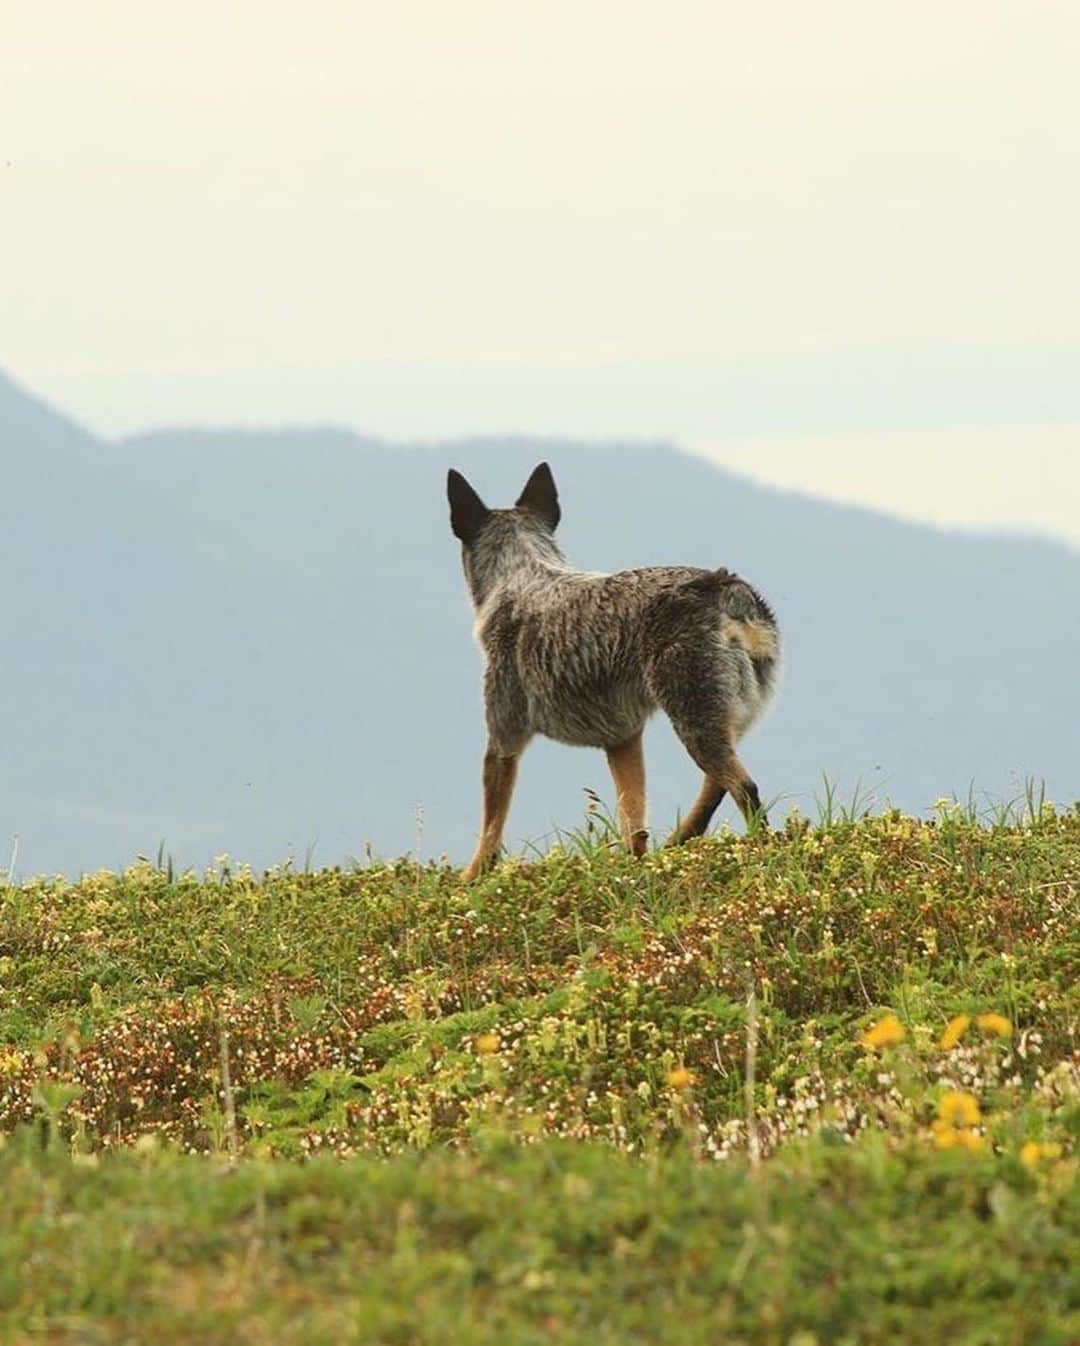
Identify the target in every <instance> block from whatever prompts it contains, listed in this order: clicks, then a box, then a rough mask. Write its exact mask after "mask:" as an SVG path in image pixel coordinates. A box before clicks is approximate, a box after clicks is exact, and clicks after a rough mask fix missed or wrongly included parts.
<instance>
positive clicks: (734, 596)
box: [713, 570, 780, 666]
mask: <svg viewBox="0 0 1080 1346" xmlns="http://www.w3.org/2000/svg"><path fill="white" fill-rule="evenodd" d="M713 574H714V575H715V582H716V584H717V587H718V589H719V596H720V608H721V614H722V615H721V619H720V634H721V635H722V636H723V637H724V639H725V640H728V641H733V642H734V643H736V644H738V645H741V646H742V648H743V649H744V650H745V651H746V653H747V654H748V655H749V656H750V658H751V659H752V660H753V661H754V663H755V664H756V665H758V666H761V665H764V664H772V663H775V662H776V660H777V659H779V657H780V633H779V631H778V629H777V625H776V618H775V617H774V616H773V611H772V609H771V608H770V607H769V605H768V603H766V602H765V600H764V598H762V596H761V595H760V594H759V593H758V591H757V590H756V589H755V588H754V587H753V586H752V585H750V584H747V582H746V581H745V580H744V579H742V578H740V576H738V575H736V574H734V573H733V572H732V571H730V570H717V571H714V572H713Z"/></svg>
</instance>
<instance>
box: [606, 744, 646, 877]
mask: <svg viewBox="0 0 1080 1346" xmlns="http://www.w3.org/2000/svg"><path fill="white" fill-rule="evenodd" d="M607 759H608V766H609V767H610V768H611V777H612V780H614V782H615V797H616V799H617V800H618V804H619V823H620V826H621V827H622V834H623V839H624V840H625V842H626V844H627V846H628V847H629V848H630V850H631V852H632V853H633V854H634V855H644V854H645V851H646V850H647V848H648V845H649V833H648V831H647V829H646V827H645V757H644V754H643V753H642V750H641V735H640V734H638V735H636V737H634V738H632V739H628V740H627V742H626V743H622V744H620V745H619V747H617V748H609V749H608V755H607Z"/></svg>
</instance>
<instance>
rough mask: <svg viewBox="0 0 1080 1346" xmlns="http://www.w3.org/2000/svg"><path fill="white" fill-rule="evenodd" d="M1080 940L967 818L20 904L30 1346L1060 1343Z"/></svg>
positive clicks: (20, 1221)
mask: <svg viewBox="0 0 1080 1346" xmlns="http://www.w3.org/2000/svg"><path fill="white" fill-rule="evenodd" d="M1078 917H1080V809H1073V810H1071V811H1067V812H1063V811H1056V810H1054V809H1052V808H1050V807H1049V806H1046V807H1043V808H1041V809H1033V810H1029V811H1028V813H1027V814H1026V815H1025V816H1023V817H1021V816H1002V817H999V818H997V819H995V820H992V821H990V822H986V821H979V820H978V819H977V818H975V817H973V816H972V814H971V813H970V811H969V810H966V809H963V808H960V807H958V806H956V805H950V804H944V803H943V804H942V805H940V806H939V808H938V810H937V814H936V816H935V818H934V819H933V820H932V821H919V820H916V819H913V818H910V817H907V816H904V815H902V814H899V813H887V814H885V815H882V816H879V817H868V818H861V819H854V818H850V817H847V818H842V819H829V820H827V821H824V822H822V823H820V824H818V825H815V826H812V825H810V824H809V823H807V822H806V821H805V820H802V819H800V818H798V817H797V816H795V817H792V818H791V819H789V821H788V823H787V826H786V828H785V830H784V831H783V832H780V833H771V834H769V833H765V832H760V831H755V832H753V833H752V834H751V835H748V836H746V835H742V834H739V835H736V834H734V833H732V832H730V831H721V832H719V833H718V834H716V835H715V836H712V837H708V838H704V839H702V840H700V841H697V842H694V843H691V844H689V845H687V846H685V847H682V848H679V849H672V850H661V851H657V852H654V853H652V854H650V855H649V856H647V857H646V858H645V859H644V860H642V861H638V862H635V861H633V860H632V859H630V858H628V857H625V856H624V855H623V854H622V853H621V851H620V850H619V849H618V848H617V847H615V846H613V845H611V844H610V842H609V838H607V837H606V836H605V835H603V833H602V832H601V833H599V834H597V833H593V834H592V835H590V836H583V837H579V838H577V839H576V840H574V841H573V844H570V845H568V846H566V847H564V848H563V849H561V850H558V851H556V852H555V853H553V854H551V855H549V856H548V857H546V858H545V859H543V860H542V861H538V862H536V863H529V864H526V863H521V862H517V861H508V862H507V863H505V864H504V865H502V866H500V867H499V868H498V869H496V870H495V871H493V872H492V873H491V874H490V875H489V876H487V877H486V878H484V879H482V880H481V881H479V882H477V883H475V884H473V885H471V886H465V885H463V884H462V883H461V882H460V880H459V878H458V877H457V875H456V873H455V872H454V871H453V870H451V869H450V868H448V867H446V866H438V865H429V866H419V865H416V864H413V863H410V862H408V861H399V862H397V863H394V864H389V865H384V864H377V865H369V866H366V867H362V868H357V869H355V870H349V871H342V870H336V869H335V870H323V871H319V872H312V873H305V872H297V871H296V870H295V869H294V868H293V867H291V866H282V867H279V868H276V869H273V870H271V871H269V872H267V873H266V874H263V875H255V874H252V873H251V872H250V871H249V870H248V869H246V868H245V867H243V866H239V865H233V864H231V863H230V862H229V861H227V860H226V859H225V858H222V859H221V861H220V862H219V863H218V864H217V865H216V866H215V867H214V869H213V870H211V871H210V872H208V873H206V874H204V875H202V876H196V875H194V874H176V873H173V872H171V870H170V868H169V867H167V866H165V867H163V866H162V865H160V864H157V865H155V864H150V863H145V862H140V863H139V864H137V865H135V866H134V867H132V868H130V869H128V870H127V871H125V872H124V873H122V874H112V873H101V874H94V875H88V876H85V877H84V878H83V879H81V880H80V881H79V882H78V883H68V882H65V881H62V880H59V879H37V880H30V881H25V882H23V883H21V884H20V885H18V886H15V885H8V886H6V887H0V1191H3V1193H4V1197H5V1201H4V1206H3V1209H2V1210H0V1324H2V1325H3V1332H0V1340H2V1341H8V1340H11V1341H18V1342H22V1341H26V1342H30V1341H39V1340H47V1341H50V1342H58V1343H59V1342H73V1343H74V1342H128V1341H141V1340H144V1339H147V1340H148V1339H151V1338H154V1339H157V1340H160V1341H162V1342H173V1341H175V1342H180V1341H198V1342H211V1343H213V1342H222V1343H224V1342H253V1343H260V1342H275V1343H276V1342H285V1343H288V1342H297V1343H301V1342H302V1343H307V1342H311V1343H315V1342H323V1341H326V1342H330V1341H334V1342H347V1341H358V1342H387V1343H413V1342H416V1343H427V1342H436V1341H438V1342H458V1341H460V1342H488V1341H490V1342H493V1343H494V1342H500V1343H501V1342H523V1343H527V1342H534V1341H535V1342H548V1341H567V1342H569V1341H583V1342H585V1341H588V1342H612V1343H615V1342H628V1341H657V1342H674V1343H682V1342H686V1343H691V1342H703V1343H704V1342H725V1341H732V1342H747V1343H757V1342H762V1343H766V1342H768V1343H772V1342H776V1343H780V1344H781V1346H815V1343H820V1346H824V1344H825V1343H832V1342H841V1341H847V1342H851V1343H863V1342H867V1343H876V1342H882V1343H884V1342H898V1341H907V1340H917V1339H919V1338H920V1337H926V1338H927V1339H941V1340H946V1339H947V1340H949V1341H950V1342H957V1343H972V1344H973V1346H974V1344H975V1343H995V1344H996V1343H1010V1342H1016V1343H1026V1342H1031V1343H1047V1346H1053V1344H1054V1343H1061V1346H1067V1344H1068V1343H1071V1342H1076V1341H1078V1340H1080V1276H1078V1273H1077V1270H1076V1268H1077V1267H1078V1266H1080V1195H1078V1184H1077V1181H1076V1175H1077V1159H1076V1145H1077V1140H1078V1138H1080V1053H1078V1046H1077V1040H1076V1034H1077V1023H1078V1015H1080V992H1078V983H1080V920H1078ZM4 1333H6V1335H4Z"/></svg>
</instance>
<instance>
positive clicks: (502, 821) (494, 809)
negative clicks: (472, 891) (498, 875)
mask: <svg viewBox="0 0 1080 1346" xmlns="http://www.w3.org/2000/svg"><path fill="white" fill-rule="evenodd" d="M519 756H520V754H515V755H513V756H507V755H506V754H504V753H498V752H495V751H494V749H492V748H490V747H489V748H488V750H487V752H486V753H485V754H484V821H483V826H482V827H481V829H480V840H479V842H478V843H477V846H476V854H475V855H474V856H473V858H472V859H471V860H470V861H469V863H468V865H467V866H466V868H465V870H464V872H463V873H462V876H461V877H462V878H463V879H464V880H465V882H466V883H470V882H471V881H472V880H473V879H475V878H476V877H477V875H479V874H482V873H483V872H484V870H485V869H490V867H491V866H492V865H493V864H494V863H495V861H496V860H497V859H498V856H499V850H500V848H501V847H502V835H503V828H504V827H505V825H506V815H507V814H508V813H509V812H510V798H511V796H512V795H513V793H514V780H515V778H516V776H517V765H518V757H519Z"/></svg>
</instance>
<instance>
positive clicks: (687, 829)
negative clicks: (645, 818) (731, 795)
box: [667, 775, 727, 846]
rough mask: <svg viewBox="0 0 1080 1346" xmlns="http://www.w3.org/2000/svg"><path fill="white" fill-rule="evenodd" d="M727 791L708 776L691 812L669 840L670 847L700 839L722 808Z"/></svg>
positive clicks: (702, 784)
mask: <svg viewBox="0 0 1080 1346" xmlns="http://www.w3.org/2000/svg"><path fill="white" fill-rule="evenodd" d="M726 794H727V790H726V789H725V788H724V786H722V785H721V784H720V782H719V781H718V780H717V779H716V778H715V777H713V776H708V775H707V776H706V777H705V779H704V780H703V781H702V783H701V791H700V793H699V794H698V797H697V798H696V799H695V800H694V803H693V805H692V806H691V808H690V812H689V813H688V814H687V815H686V817H685V818H683V820H682V821H681V822H680V823H679V826H678V827H677V828H676V829H675V831H674V832H673V833H672V834H671V836H670V837H669V838H668V843H667V844H668V845H669V846H680V845H682V843H683V842H684V841H687V840H689V838H690V837H700V836H701V834H702V833H703V832H704V831H705V829H706V828H707V827H708V825H709V823H711V822H712V816H713V814H714V813H715V812H716V810H717V809H718V808H719V807H720V803H721V801H722V800H723V798H724V796H725V795H726Z"/></svg>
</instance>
